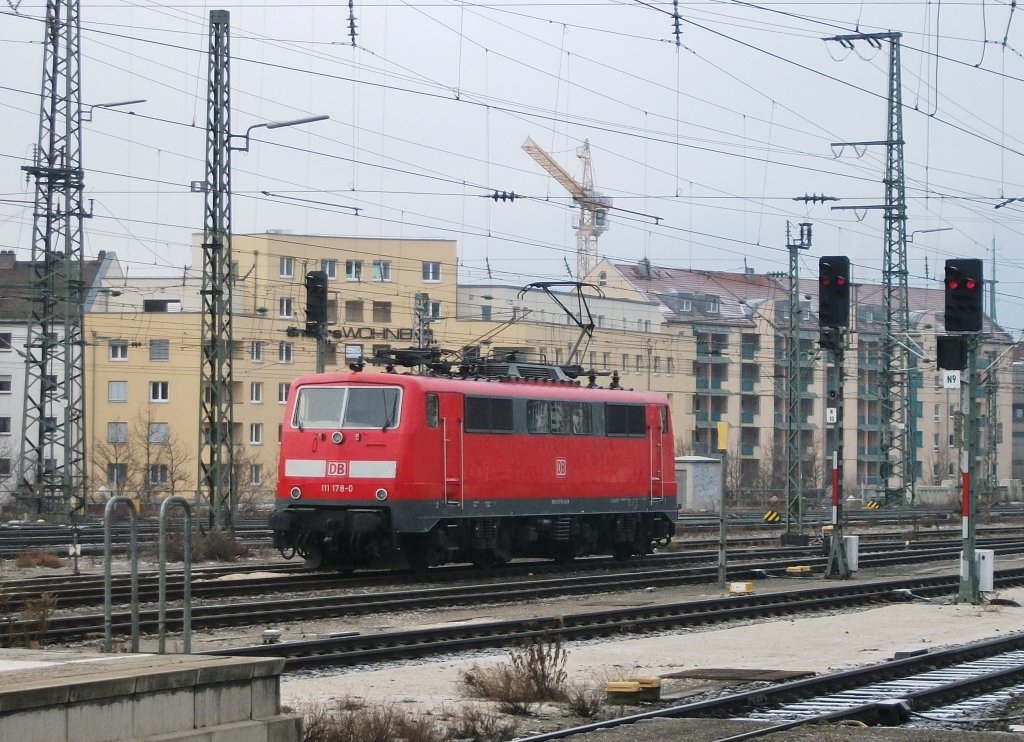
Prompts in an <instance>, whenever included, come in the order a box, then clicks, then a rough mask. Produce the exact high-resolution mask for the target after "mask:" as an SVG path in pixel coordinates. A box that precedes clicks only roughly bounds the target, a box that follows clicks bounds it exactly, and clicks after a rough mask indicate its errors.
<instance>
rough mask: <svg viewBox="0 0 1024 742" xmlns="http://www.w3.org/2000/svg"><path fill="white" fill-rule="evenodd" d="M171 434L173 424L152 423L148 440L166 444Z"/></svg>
mask: <svg viewBox="0 0 1024 742" xmlns="http://www.w3.org/2000/svg"><path fill="white" fill-rule="evenodd" d="M170 436H171V426H170V425H169V424H168V423H150V424H149V435H148V436H147V437H146V441H147V442H149V443H155V444H158V445H165V444H166V443H167V441H168V439H169V438H170Z"/></svg>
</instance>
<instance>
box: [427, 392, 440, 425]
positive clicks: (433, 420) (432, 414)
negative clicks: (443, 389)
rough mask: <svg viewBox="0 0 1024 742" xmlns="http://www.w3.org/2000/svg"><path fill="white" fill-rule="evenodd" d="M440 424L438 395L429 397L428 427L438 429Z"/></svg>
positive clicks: (429, 395)
mask: <svg viewBox="0 0 1024 742" xmlns="http://www.w3.org/2000/svg"><path fill="white" fill-rule="evenodd" d="M437 422H438V414H437V395H436V394H428V395H427V427H428V428H436V427H437Z"/></svg>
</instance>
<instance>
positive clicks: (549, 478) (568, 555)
mask: <svg viewBox="0 0 1024 742" xmlns="http://www.w3.org/2000/svg"><path fill="white" fill-rule="evenodd" d="M357 368H358V366H357ZM551 368H554V369H557V367H551ZM522 370H523V369H521V368H519V369H517V367H516V366H515V365H512V366H510V367H509V366H506V367H505V368H504V371H505V374H506V375H503V376H500V377H494V376H480V377H475V378H460V377H457V376H456V377H453V376H444V375H439V376H432V375H415V374H404V373H361V372H359V371H354V372H345V373H327V374H318V375H312V376H303V377H300V378H298V379H296V380H295V382H294V383H293V384H292V386H291V390H290V393H289V401H288V405H287V407H286V410H285V417H284V424H283V427H282V431H281V459H280V467H279V472H278V484H277V509H276V511H275V513H274V514H273V515H272V516H271V519H270V526H271V529H272V530H273V532H274V544H275V546H276V547H277V548H279V549H281V551H282V553H283V554H285V555H287V556H291V555H293V554H295V553H297V554H298V555H300V556H302V557H303V558H305V559H306V562H307V565H308V566H310V567H312V568H317V567H320V566H321V565H324V566H330V567H334V568H337V569H341V570H349V569H353V568H356V567H363V566H371V565H376V564H393V563H396V562H397V560H396V558H398V559H401V558H404V561H405V563H407V564H408V565H409V566H411V567H412V568H414V569H422V568H426V567H429V566H432V565H439V564H444V563H446V562H472V563H474V564H478V565H491V564H501V563H504V562H506V561H508V560H509V559H512V558H513V557H519V556H539V557H549V558H554V559H560V560H568V559H572V558H574V557H577V556H583V555H587V554H613V555H615V556H617V557H620V558H627V557H630V556H634V555H643V554H648V553H650V552H651V550H652V548H653V544H654V543H656V542H663V543H666V542H667V541H668V540H669V539H670V538H671V536H672V534H673V532H674V529H675V526H674V522H675V518H676V483H675V471H674V449H673V435H672V423H671V420H670V416H669V408H668V400H667V398H666V396H665V395H664V394H660V393H655V392H635V391H626V390H622V389H615V388H597V387H596V385H595V384H594V383H593V378H591V385H590V386H589V387H587V386H581V385H580V384H579V383H578V382H577V381H573V380H570V379H567V378H566V377H565V376H564V374H562V373H561V372H560V371H559V372H558V373H557V374H556V375H557V376H558V377H559V378H546V379H528V378H521V377H519V378H516V377H515V374H516V373H517V371H522ZM509 374H511V375H509ZM613 386H615V385H614V384H613Z"/></svg>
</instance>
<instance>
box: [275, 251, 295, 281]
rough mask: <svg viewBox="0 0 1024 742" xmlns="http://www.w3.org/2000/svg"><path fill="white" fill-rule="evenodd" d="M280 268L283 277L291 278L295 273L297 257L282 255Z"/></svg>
mask: <svg viewBox="0 0 1024 742" xmlns="http://www.w3.org/2000/svg"><path fill="white" fill-rule="evenodd" d="M279 265H280V270H279V271H278V273H279V275H280V276H281V278H291V277H292V276H293V275H295V258H287V257H284V256H283V255H282V256H281V262H280V264H279Z"/></svg>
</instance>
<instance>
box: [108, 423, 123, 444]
mask: <svg viewBox="0 0 1024 742" xmlns="http://www.w3.org/2000/svg"><path fill="white" fill-rule="evenodd" d="M127 442H128V423H107V443H113V444H114V445H115V446H116V445H119V444H121V443H127Z"/></svg>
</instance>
